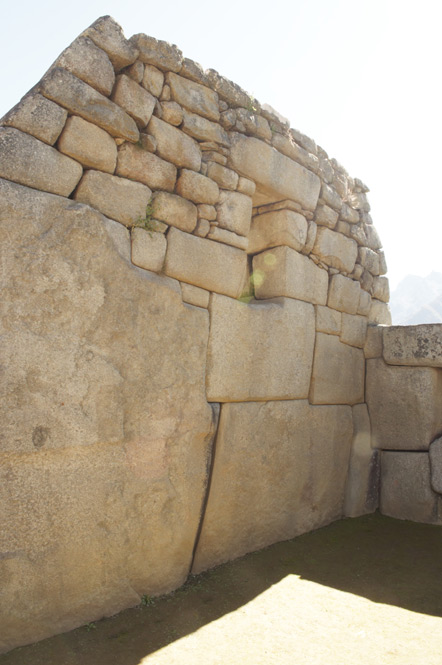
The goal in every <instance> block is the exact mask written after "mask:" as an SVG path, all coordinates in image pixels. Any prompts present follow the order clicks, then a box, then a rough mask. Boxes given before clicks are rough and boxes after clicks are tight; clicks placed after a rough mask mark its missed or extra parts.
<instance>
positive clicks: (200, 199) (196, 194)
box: [176, 169, 219, 205]
mask: <svg viewBox="0 0 442 665" xmlns="http://www.w3.org/2000/svg"><path fill="white" fill-rule="evenodd" d="M176 192H177V194H179V195H180V196H184V198H186V199H189V200H190V201H193V202H194V203H205V204H208V205H214V204H215V203H217V201H218V199H219V187H218V185H217V184H216V182H213V180H211V179H210V178H206V176H204V175H201V173H196V172H195V171H189V170H188V169H183V170H182V171H181V174H180V177H179V178H178V181H177V184H176Z"/></svg>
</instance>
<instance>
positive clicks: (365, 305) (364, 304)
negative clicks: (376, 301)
mask: <svg viewBox="0 0 442 665" xmlns="http://www.w3.org/2000/svg"><path fill="white" fill-rule="evenodd" d="M370 307H371V295H370V294H369V293H368V292H367V291H364V290H363V289H360V292H359V305H358V309H357V313H358V314H360V315H361V316H368V315H369V314H370Z"/></svg>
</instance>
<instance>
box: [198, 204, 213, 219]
mask: <svg viewBox="0 0 442 665" xmlns="http://www.w3.org/2000/svg"><path fill="white" fill-rule="evenodd" d="M197 208H198V218H200V217H201V218H203V219H208V220H209V221H214V220H215V219H216V208H215V207H214V206H211V205H207V204H206V203H201V204H200V205H199V206H197Z"/></svg>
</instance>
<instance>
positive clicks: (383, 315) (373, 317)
mask: <svg viewBox="0 0 442 665" xmlns="http://www.w3.org/2000/svg"><path fill="white" fill-rule="evenodd" d="M368 321H369V322H370V323H376V324H378V325H381V326H391V312H390V308H389V306H388V305H387V303H385V302H381V301H380V300H376V299H375V298H373V299H372V301H371V305H370V312H369V314H368Z"/></svg>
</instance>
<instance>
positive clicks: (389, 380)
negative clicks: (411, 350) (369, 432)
mask: <svg viewBox="0 0 442 665" xmlns="http://www.w3.org/2000/svg"><path fill="white" fill-rule="evenodd" d="M367 404H368V409H369V411H370V418H371V423H372V428H373V446H374V447H376V448H383V449H387V450H428V447H429V445H430V443H431V442H432V441H433V439H434V438H435V437H436V436H437V435H438V434H439V433H440V432H441V431H442V371H441V370H438V369H434V368H432V367H393V366H391V365H386V364H385V363H384V361H383V360H381V359H379V360H378V359H372V360H367Z"/></svg>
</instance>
